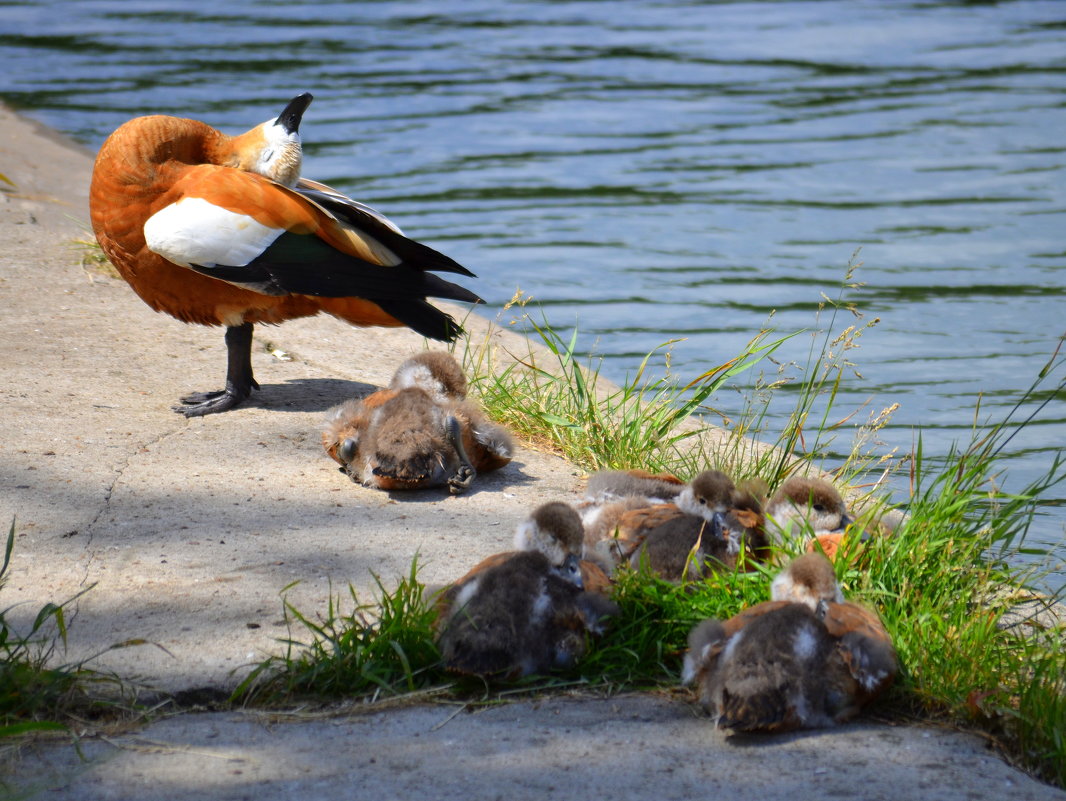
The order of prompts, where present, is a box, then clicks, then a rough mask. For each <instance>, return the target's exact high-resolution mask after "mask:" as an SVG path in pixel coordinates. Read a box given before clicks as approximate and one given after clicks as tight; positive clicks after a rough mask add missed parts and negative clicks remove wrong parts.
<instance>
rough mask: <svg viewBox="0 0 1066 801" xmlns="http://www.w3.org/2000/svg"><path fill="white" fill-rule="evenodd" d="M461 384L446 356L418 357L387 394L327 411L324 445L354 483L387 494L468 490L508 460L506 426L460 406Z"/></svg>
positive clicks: (472, 407) (510, 447) (429, 354)
mask: <svg viewBox="0 0 1066 801" xmlns="http://www.w3.org/2000/svg"><path fill="white" fill-rule="evenodd" d="M465 393H466V378H465V377H464V376H463V373H462V370H461V369H460V368H459V365H458V364H457V363H456V361H455V359H454V358H452V357H451V356H450V355H448V354H446V353H443V352H440V351H429V352H425V353H421V354H418V355H417V356H414V357H412V358H410V359H407V360H406V361H404V362H403V363H402V364H401V365H400V367H399V368H398V369H397V371H396V373H395V375H394V376H393V378H392V381H391V383H390V386H389V388H388V389H383V390H379V391H377V392H375V393H373V394H372V395H370V396H368V397H367V398H365V399H363V400H361V401H359V400H352V401H348V402H346V403H344V404H342V405H340V406H338V407H336V408H335V409H333V410H332V411H331V413H330V416H329V419H328V422H327V425H326V428H325V430H324V431H323V434H322V444H323V447H324V448H325V450H326V453H327V454H329V455H330V456H331V457H332V458H333V459H334V460H335V461H337V462H338V463H339V464H340V465H341V468H342V470H343V471H344V472H345V473H346V474H347V475H348V476H349V477H351V479H352V480H353V481H357V482H360V483H362V484H364V485H366V486H368V487H377V488H379V489H384V490H396V489H421V488H425V487H435V486H442V485H446V486H447V487H448V489H449V490H450V491H451V492H452V493H453V494H458V493H460V492H463V491H464V490H466V489H467V488H469V486H470V484H471V482H472V481H473V480H474V477H475V476H476V475H477V474H478V473H479V472H483V473H484V472H489V471H492V470H497V469H499V468H500V467H503V466H504V465H506V464H507V463H508V462H510V460H511V457H512V454H513V443H512V440H511V436H510V434H509V433H508V432H507V430H506V429H505V428H503V427H502V426H499V425H497V424H495V423H493V422H491V421H489V420H488V419H487V418H486V417H485V415H484V414H483V413H482V411H481V410H480V408H478V407H477V406H476V405H475V404H474V403H472V402H470V401H467V400H465V399H464V398H465Z"/></svg>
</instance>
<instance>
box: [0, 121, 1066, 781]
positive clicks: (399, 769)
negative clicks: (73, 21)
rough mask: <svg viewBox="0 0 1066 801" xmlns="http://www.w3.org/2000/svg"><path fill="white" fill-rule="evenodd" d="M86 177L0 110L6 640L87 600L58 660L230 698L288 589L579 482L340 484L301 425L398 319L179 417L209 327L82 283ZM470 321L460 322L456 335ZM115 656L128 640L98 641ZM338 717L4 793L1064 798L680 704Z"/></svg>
mask: <svg viewBox="0 0 1066 801" xmlns="http://www.w3.org/2000/svg"><path fill="white" fill-rule="evenodd" d="M91 163H92V156H91V154H90V153H88V152H85V151H84V150H83V149H81V148H79V147H77V146H75V145H72V144H71V143H69V142H65V141H63V140H62V139H61V138H59V137H57V136H56V135H55V134H53V133H52V132H49V131H47V130H44V129H42V128H41V127H39V126H37V125H35V124H33V123H32V122H29V121H27V120H25V119H22V118H20V117H18V116H17V115H14V114H13V113H12V112H11V111H9V110H6V109H0V173H3V174H4V175H6V176H7V177H8V178H10V179H11V181H12V182H13V183H14V184H15V188H14V190H13V191H6V190H5V191H2V192H0V243H3V244H2V247H0V308H2V310H3V311H2V317H0V320H2V322H0V325H2V330H3V336H2V337H0V348H2V353H0V360H2V364H3V371H4V381H3V382H2V384H0V393H2V397H3V409H4V414H3V415H0V448H2V453H3V465H2V468H0V469H2V470H3V472H4V475H3V484H2V486H3V490H2V495H0V497H2V504H0V513H2V514H3V520H5V521H10V519H11V518H12V517H17V530H18V536H17V540H16V543H15V551H14V555H13V558H12V564H11V568H10V573H9V581H8V584H7V586H5V587H4V589H3V592H2V597H0V606H2V608H7V607H10V606H12V605H13V604H21V606H19V607H18V608H17V609H16V610H14V611H13V612H12V619H13V620H15V621H16V622H18V623H21V624H25V623H28V622H29V620H30V619H31V618H32V616H33V615H34V614H35V612H36V610H37V609H39V608H40V607H41V606H42V605H43V604H45V603H47V602H49V601H56V602H58V601H61V600H63V599H65V598H68V597H70V596H72V595H74V594H76V593H78V592H79V591H82V590H87V591H86V593H85V595H84V596H83V597H82V598H81V599H80V600H79V602H78V613H77V615H76V617H75V618H74V619H72V620H71V621H70V637H69V650H68V651H67V652H66V654H59V655H58V656H59V658H64V659H67V660H77V659H82V658H85V657H87V656H89V655H91V654H94V653H98V652H103V653H101V655H100V656H99V657H98V658H97V659H96V660H95V661H94V662H93V664H94V665H95V666H96V667H97V668H99V669H103V670H111V671H114V672H116V673H117V674H119V675H120V676H123V677H124V678H127V679H131V680H139V681H143V682H144V683H146V684H148V685H151V686H153V687H156V688H160V689H164V690H179V689H183V688H188V687H198V686H204V685H214V686H232V685H233V684H234V683H235V681H236V678H237V677H239V676H240V675H242V671H243V670H245V669H246V668H247V666H248V665H249V664H250V663H252V662H254V661H255V660H257V659H260V658H262V656H264V655H265V654H267V653H271V652H275V651H276V650H277V649H278V647H279V646H278V644H277V642H276V638H278V637H281V636H284V635H285V633H286V632H285V628H284V626H283V625H281V617H282V606H281V598H280V595H279V594H280V592H281V591H282V589H283V588H285V587H286V586H287V585H289V584H290V583H291V582H293V581H297V580H298V581H299V583H298V584H297V585H296V586H294V587H293V588H292V589H291V590H290V591H289V598H290V600H292V601H293V602H294V604H295V605H296V606H297V607H299V608H301V609H304V610H307V611H309V612H313V611H315V610H319V609H322V608H324V605H325V601H326V598H327V596H328V593H329V592H330V589H331V587H332V588H333V590H334V591H336V590H339V589H343V588H345V587H346V586H347V584H348V583H349V582H351V583H353V584H354V585H355V586H356V587H357V588H359V589H360V590H361V591H362V592H363V593H364V594H365V595H366V597H368V598H369V597H370V595H371V591H372V587H373V580H372V577H371V573H370V571H374V572H376V573H377V574H378V575H380V576H381V577H382V579H383V581H385V582H386V583H388V582H390V581H392V580H394V579H395V577H398V576H400V575H403V574H405V573H406V572H407V571H408V569H409V567H410V564H411V560H412V558H414V556H415V555H416V554H418V556H419V561H420V564H421V565H422V570H421V573H420V575H421V578H422V579H423V580H424V581H426V582H427V583H439V582H444V581H447V580H449V579H451V578H454V577H455V576H457V575H460V574H461V573H462V572H464V571H465V569H466V568H467V567H468V566H470V565H471V564H473V563H474V562H476V561H477V560H479V559H480V558H482V557H483V556H486V555H488V554H490V553H493V552H496V551H499V550H502V549H505V548H507V547H509V545H510V542H511V538H512V532H513V530H514V527H515V525H516V524H517V523H518V522H519V521H520V520H521V519H522V518H523V517H524V516H525V515H526V514H527V513H528V511H529V510H530V509H531V508H532V507H533V506H534V505H536V504H537V503H540V502H542V501H544V500H550V499H563V500H566V499H572V498H574V497H576V496H577V494H578V493H579V492H580V490H581V487H582V481H581V476H580V471H579V470H577V469H576V468H574V467H573V466H571V465H569V464H567V463H566V462H564V461H562V460H560V459H558V458H555V457H553V456H550V455H546V454H543V453H539V452H536V451H531V450H528V449H519V451H518V453H517V456H516V458H515V460H514V461H513V462H512V463H511V464H510V465H509V466H507V467H506V468H504V469H503V470H501V471H499V472H497V473H494V474H491V475H488V476H485V477H484V478H483V479H480V480H479V481H478V482H477V483H476V484H475V485H474V487H473V489H472V490H471V491H470V492H469V493H467V494H464V495H460V496H457V497H450V496H448V495H447V494H446V493H445V492H444V491H441V492H439V493H434V492H427V493H419V494H417V495H416V496H412V497H410V498H406V497H403V496H395V497H390V496H389V495H387V494H385V493H381V492H376V491H372V490H368V489H363V488H360V487H357V486H355V485H354V484H352V483H351V482H350V481H349V480H348V479H347V478H346V477H345V476H344V475H342V474H340V473H339V472H338V471H337V470H336V466H335V465H334V464H333V463H332V462H330V461H329V460H328V459H327V458H326V457H325V456H324V455H323V453H322V451H321V445H320V442H319V429H320V426H321V423H322V417H323V412H324V411H325V410H326V409H327V408H329V407H330V406H332V405H334V404H336V403H339V402H340V401H342V400H344V399H346V398H348V397H350V396H352V395H355V394H363V393H365V392H367V391H368V390H369V389H370V388H371V387H377V386H381V385H382V384H384V383H385V382H386V381H387V380H388V377H389V375H390V374H391V372H392V370H393V368H394V367H395V365H396V364H397V363H398V362H399V361H400V360H401V359H402V358H403V357H404V356H406V355H408V354H409V353H411V352H412V351H415V350H417V349H419V348H421V347H422V339H421V338H420V337H418V336H416V335H414V334H411V333H410V332H407V331H404V330H381V329H367V330H365V331H363V330H354V329H352V328H351V327H349V326H347V325H346V324H343V323H340V322H337V321H334V320H332V319H330V318H325V317H320V318H314V319H309V320H300V321H293V322H289V323H287V324H286V325H284V326H282V327H279V328H269V327H262V328H260V329H259V330H258V331H257V336H258V339H257V342H258V346H257V347H256V348H255V352H254V356H253V359H254V365H255V370H256V375H257V378H258V380H259V382H260V383H261V385H262V391H261V392H259V393H257V394H256V395H254V396H253V399H252V400H251V401H250V402H248V403H247V404H246V405H245V406H244V407H242V408H241V409H238V410H236V411H233V412H230V413H227V414H224V415H218V416H213V417H206V418H200V419H193V420H185V419H184V418H182V417H181V416H179V415H177V414H175V413H174V412H173V411H171V409H170V406H171V403H172V402H173V401H174V399H175V398H176V397H177V396H178V395H179V394H181V393H182V392H185V391H188V390H200V389H206V388H210V387H214V386H216V385H218V384H219V383H220V380H221V374H220V372H219V371H220V354H221V352H222V335H221V331H219V330H212V329H206V328H198V327H191V326H185V325H183V324H181V323H179V322H176V321H175V320H173V319H171V318H169V317H167V316H164V315H160V314H156V313H154V312H152V311H151V310H150V309H149V308H148V307H147V306H145V305H144V304H143V303H142V302H141V301H140V300H139V299H138V298H137V297H136V296H135V295H134V294H133V293H132V292H131V291H130V290H129V288H128V287H127V286H126V285H125V284H124V283H123V282H122V281H119V280H116V279H113V278H109V277H106V276H103V275H101V274H99V273H96V272H93V271H87V270H85V269H83V268H82V267H81V265H80V263H79V255H78V253H77V252H76V251H75V250H74V249H72V247H71V241H72V240H73V239H75V238H78V237H80V236H83V235H84V231H85V221H86V220H87V217H88V212H87V200H86V193H87V187H88V181H89V173H90V169H91ZM8 189H10V187H9V188H8ZM486 326H487V323H486V322H485V321H481V320H479V319H476V318H474V319H472V320H471V322H469V323H468V327H469V328H471V330H472V333H473V335H474V337H475V339H476V338H478V337H479V336H482V337H483V336H485V331H486V330H487V329H486ZM496 336H504V334H497V335H496ZM274 351H284V352H285V353H286V354H288V355H289V356H291V357H292V358H291V360H283V359H280V358H278V357H277V356H276V355H274V353H273V352H274ZM6 525H7V523H5V526H6ZM130 639H142V640H146V641H148V642H149V643H150V644H148V645H142V646H138V647H130V648H123V649H119V650H111V651H107V648H108V647H109V646H110V645H112V644H115V643H120V642H124V641H127V640H130ZM457 711H458V713H457V714H455V713H456V712H457ZM351 712H352V711H351V710H349V711H348V712H343V711H342V712H341V713H340V714H339V715H338V716H336V717H331V718H317V719H310V720H308V719H301V718H299V717H298V716H293V717H288V718H284V719H281V718H272V717H269V716H265V715H262V714H259V713H256V712H248V713H213V714H184V715H180V716H177V717H174V718H170V719H167V720H163V721H160V722H158V723H155V724H152V725H150V726H147V727H145V728H143V729H140V730H137V731H130V732H125V733H122V734H116V735H113V736H110V737H108V738H107V739H102V738H99V737H97V736H95V735H94V734H92V733H89V734H88V735H87V737H86V738H85V739H84V740H83V742H82V753H83V754H84V755H85V756H86V757H87V759H88V762H82V761H80V759H79V757H78V754H77V753H76V752H75V751H74V750H73V749H72V748H71V747H70V745H69V744H65V743H58V744H57V743H52V744H48V743H41V744H38V745H34V746H30V747H27V748H24V749H23V750H22V753H21V756H20V758H19V760H18V761H17V762H15V763H14V764H13V773H11V774H9V775H8V776H7V777H6V778H7V780H9V781H12V782H14V783H15V784H17V785H19V786H22V787H30V786H35V787H38V788H40V789H42V790H47V792H44V793H42V797H47V798H57V799H61V798H79V799H92V798H100V799H104V798H107V799H119V798H129V799H152V798H167V799H178V798H191V797H194V796H196V797H205V796H206V797H210V798H244V797H253V796H254V797H256V798H259V799H275V798H277V799H281V798H310V797H325V796H327V795H338V796H340V797H368V798H369V797H373V798H376V799H384V798H398V797H411V796H412V795H416V794H418V793H419V791H420V790H421V791H423V794H424V791H425V788H427V787H429V788H432V791H431V794H432V795H434V796H435V797H440V798H448V797H460V796H462V797H464V798H469V797H476V796H478V795H479V794H484V793H487V792H489V791H490V790H491V792H492V793H493V794H496V793H501V794H502V793H506V794H507V795H508V796H510V797H513V798H517V799H524V798H534V797H536V798H541V797H543V794H544V792H545V791H547V790H550V789H552V788H554V789H555V790H557V791H564V792H566V794H567V795H574V794H577V793H580V792H583V791H590V790H592V789H593V788H595V790H596V791H597V792H598V793H603V792H604V791H606V793H607V795H609V796H610V797H613V798H637V797H641V798H645V797H647V795H648V792H649V791H650V790H649V788H654V790H653V791H654V792H655V794H656V795H657V796H660V797H662V798H674V797H678V798H680V797H691V796H692V795H693V794H695V793H698V792H702V791H704V790H705V789H706V788H707V787H708V786H711V787H714V788H715V789H716V790H717V789H719V788H720V789H721V791H722V792H723V793H730V792H735V793H738V794H744V795H748V794H755V793H758V794H759V795H761V796H764V797H767V798H770V799H773V798H786V797H787V798H793V797H795V795H796V793H797V792H804V793H820V794H824V793H828V794H861V795H862V796H863V797H866V798H886V799H887V798H891V799H896V798H901V797H907V798H930V799H932V798H937V799H943V798H973V797H985V796H988V797H991V796H993V795H994V796H995V797H997V798H1008V799H1012V798H1049V799H1050V798H1060V799H1061V798H1066V793H1062V792H1060V791H1057V790H1054V789H1052V788H1049V787H1046V786H1043V785H1040V784H1038V783H1036V782H1034V781H1032V780H1031V779H1029V778H1027V777H1026V776H1025V775H1024V774H1022V773H1019V772H1017V771H1015V770H1013V769H1012V768H1010V767H1008V766H1007V765H1006V764H1004V763H1003V762H1002V761H1001V760H1000V759H999V758H998V757H996V756H995V755H994V754H993V752H991V751H990V750H988V749H987V748H986V747H985V745H984V744H983V743H982V742H981V741H980V740H978V739H977V738H974V737H971V736H966V735H961V734H957V733H953V732H947V731H942V730H939V729H933V728H928V727H919V726H916V727H905V726H884V725H879V724H876V723H870V722H863V723H860V724H858V725H853V726H846V727H842V728H839V729H836V730H833V731H826V732H816V733H810V734H801V735H795V736H789V737H775V738H770V739H766V738H762V739H748V738H727V737H725V736H724V735H723V734H721V733H719V732H716V731H715V730H713V728H712V727H711V725H710V723H709V722H708V720H707V719H706V717H704V716H702V715H701V714H699V713H697V712H696V710H695V708H694V707H693V706H692V705H691V704H690V703H689V702H688V700H687V698H686V697H679V698H675V697H660V696H651V697H648V696H623V697H615V698H606V699H599V698H594V699H590V698H553V699H551V700H547V701H543V702H538V703H530V702H522V703H517V704H512V705H507V706H503V707H496V708H492V709H488V710H485V711H476V712H475V711H472V710H461V711H459V709H458V708H457V707H453V706H438V705H432V704H428V705H423V706H408V707H404V708H382V709H375V710H373V711H371V712H370V713H365V714H351ZM11 767H12V766H8V768H11ZM797 783H798V784H797Z"/></svg>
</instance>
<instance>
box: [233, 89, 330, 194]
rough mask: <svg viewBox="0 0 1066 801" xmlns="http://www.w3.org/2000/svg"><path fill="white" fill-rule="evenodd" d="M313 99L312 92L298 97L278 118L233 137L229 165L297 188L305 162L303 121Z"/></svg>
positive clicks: (290, 102) (291, 101)
mask: <svg viewBox="0 0 1066 801" xmlns="http://www.w3.org/2000/svg"><path fill="white" fill-rule="evenodd" d="M312 99H313V97H312V95H311V93H310V92H304V93H303V94H301V95H297V96H296V97H294V98H293V99H292V100H290V101H289V103H288V105H287V106H285V108H284V109H283V110H282V112H281V114H279V115H278V116H277V117H275V118H274V119H272V120H267V121H266V122H264V123H261V124H259V125H257V126H255V127H254V128H252V130H250V131H248V132H247V133H243V134H241V135H240V136H234V137H232V138H231V139H230V140H229V144H230V147H231V149H232V150H231V153H230V155H229V158H228V159H227V160H226V166H230V167H237V168H239V169H242V170H245V171H247V172H254V173H256V174H258V175H262V176H263V177H264V178H269V179H270V180H272V181H276V182H277V183H279V184H284V185H285V186H293V185H294V184H295V183H296V182H297V180H299V178H300V167H301V165H302V163H303V147H302V145H301V143H300V121H301V120H302V119H303V115H304V112H305V111H306V110H307V107H308V106H309V105H311V100H312Z"/></svg>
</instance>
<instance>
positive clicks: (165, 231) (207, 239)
mask: <svg viewBox="0 0 1066 801" xmlns="http://www.w3.org/2000/svg"><path fill="white" fill-rule="evenodd" d="M283 233H285V231H284V229H281V228H271V227H270V226H267V225H263V224H262V223H261V222H258V221H257V220H255V219H253V218H252V217H249V216H248V215H247V214H238V213H237V212H235V211H229V210H228V209H224V208H222V207H221V206H216V205H214V204H213V203H211V202H209V201H207V200H204V199H203V198H199V197H186V198H182V199H181V200H179V201H178V202H177V203H171V204H170V205H169V206H167V207H166V208H164V209H160V210H159V211H157V212H156V213H155V214H153V215H152V216H151V217H149V218H148V221H147V222H146V223H145V224H144V239H145V242H147V244H148V249H149V250H151V251H152V252H153V253H158V254H159V255H160V256H162V257H163V258H164V259H166V260H167V261H172V262H174V263H175V264H178V265H180V266H182V267H191V266H192V265H193V264H196V265H198V266H200V267H214V266H215V265H216V264H225V265H228V266H231V267H243V266H244V265H246V264H248V262H250V261H252V260H253V259H255V258H256V257H257V256H259V254H261V253H262V252H263V251H264V250H266V249H267V248H268V247H270V245H271V244H273V242H274V240H275V239H277V238H278V237H279V236H281V235H282V234H283Z"/></svg>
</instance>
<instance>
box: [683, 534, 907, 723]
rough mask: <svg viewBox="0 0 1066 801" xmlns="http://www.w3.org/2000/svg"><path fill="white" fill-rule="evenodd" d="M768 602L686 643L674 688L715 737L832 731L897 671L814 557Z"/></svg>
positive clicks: (881, 641)
mask: <svg viewBox="0 0 1066 801" xmlns="http://www.w3.org/2000/svg"><path fill="white" fill-rule="evenodd" d="M772 597H773V600H771V601H766V602H763V603H761V604H756V605H755V606H754V607H751V608H749V609H746V610H744V611H743V612H741V613H740V614H738V615H736V616H734V617H733V618H730V619H729V620H726V621H724V622H723V621H718V620H705V621H703V622H702V623H700V624H699V625H697V626H696V627H695V628H693V629H692V631H691V632H690V633H689V650H688V652H687V653H686V655H685V661H684V668H683V672H682V680H683V682H684V683H685V684H693V683H694V684H697V685H698V687H699V692H700V700H701V701H702V703H703V704H704V706H706V707H707V709H708V710H709V711H711V712H712V714H714V715H716V717H717V725H718V726H719V727H720V728H729V729H734V730H737V731H787V730H790V729H797V728H816V727H820V726H829V725H833V724H835V723H841V722H844V721H846V720H849V719H851V718H852V717H854V716H855V715H856V714H858V712H859V711H860V710H861V709H862V707H864V706H865V705H866V704H868V703H869V702H870V701H872V700H873V699H874V698H876V697H877V696H879V695H880V694H881V693H882V692H884V690H885V689H886V688H887V687H888V686H889V685H890V684H891V683H892V681H893V679H894V677H895V674H896V672H897V670H898V663H897V659H896V654H895V649H894V648H893V646H892V643H891V639H890V638H889V636H888V633H887V632H886V631H885V629H884V626H883V625H882V624H881V622H880V620H879V619H878V618H877V616H876V615H875V614H874V613H873V612H871V611H870V610H867V609H865V608H863V607H861V606H859V605H857V604H853V603H849V602H846V601H844V600H843V595H842V594H841V592H840V587H839V585H838V584H837V583H836V578H835V575H834V573H833V566H832V564H830V562H829V561H828V560H827V559H826V558H825V557H824V556H822V555H820V554H807V555H805V556H802V557H799V558H798V559H796V560H795V561H794V562H793V563H792V564H791V565H789V567H788V568H787V569H786V570H785V571H783V572H782V574H781V575H780V576H778V577H777V579H775V581H774V584H773V587H772Z"/></svg>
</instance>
